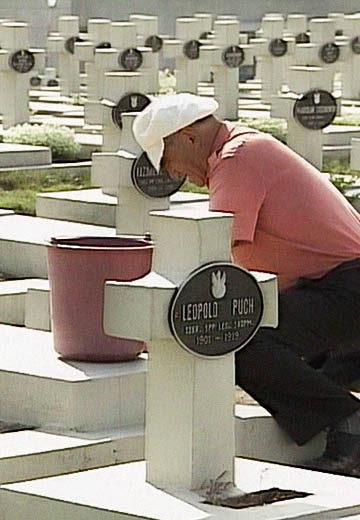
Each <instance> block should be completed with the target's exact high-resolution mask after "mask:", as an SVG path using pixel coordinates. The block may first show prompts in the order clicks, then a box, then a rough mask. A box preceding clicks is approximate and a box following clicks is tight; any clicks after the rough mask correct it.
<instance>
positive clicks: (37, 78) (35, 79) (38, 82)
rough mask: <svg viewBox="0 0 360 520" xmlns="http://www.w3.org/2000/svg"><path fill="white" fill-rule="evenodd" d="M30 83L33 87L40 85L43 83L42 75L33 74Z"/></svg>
mask: <svg viewBox="0 0 360 520" xmlns="http://www.w3.org/2000/svg"><path fill="white" fill-rule="evenodd" d="M30 85H31V86H32V87H39V86H40V85H41V78H40V76H33V77H32V78H30Z"/></svg>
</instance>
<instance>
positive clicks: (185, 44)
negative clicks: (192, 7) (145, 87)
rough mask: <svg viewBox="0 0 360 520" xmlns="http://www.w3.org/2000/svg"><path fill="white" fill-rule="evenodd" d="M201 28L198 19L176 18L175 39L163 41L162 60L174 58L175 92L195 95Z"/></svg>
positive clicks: (198, 69) (197, 79) (198, 73)
mask: <svg viewBox="0 0 360 520" xmlns="http://www.w3.org/2000/svg"><path fill="white" fill-rule="evenodd" d="M201 27H202V25H201V20H200V18H195V17H184V18H177V19H176V36H175V39H165V40H164V45H163V50H162V52H163V56H164V58H175V76H176V90H177V92H192V93H194V94H196V93H197V88H198V81H199V77H200V65H201V63H200V61H199V58H200V48H201V42H200V41H199V39H200V35H201Z"/></svg>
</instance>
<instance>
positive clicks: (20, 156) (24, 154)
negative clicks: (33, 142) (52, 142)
mask: <svg viewBox="0 0 360 520" xmlns="http://www.w3.org/2000/svg"><path fill="white" fill-rule="evenodd" d="M50 164H51V150H50V148H47V147H46V146H30V145H27V144H10V143H0V168H6V167H9V166H11V167H12V168H16V167H17V166H41V165H50Z"/></svg>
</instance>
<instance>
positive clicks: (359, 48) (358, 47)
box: [350, 36, 360, 54]
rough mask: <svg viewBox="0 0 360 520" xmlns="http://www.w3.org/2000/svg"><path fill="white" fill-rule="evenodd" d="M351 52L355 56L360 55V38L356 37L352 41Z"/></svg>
mask: <svg viewBox="0 0 360 520" xmlns="http://www.w3.org/2000/svg"><path fill="white" fill-rule="evenodd" d="M350 45H351V50H352V51H353V53H354V54H360V37H359V36H356V37H355V38H353V39H352V40H351V43H350Z"/></svg>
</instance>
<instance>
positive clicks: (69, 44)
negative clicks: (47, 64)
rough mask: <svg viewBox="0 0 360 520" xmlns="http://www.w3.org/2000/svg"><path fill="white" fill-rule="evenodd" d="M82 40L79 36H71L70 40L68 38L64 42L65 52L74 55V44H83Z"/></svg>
mask: <svg viewBox="0 0 360 520" xmlns="http://www.w3.org/2000/svg"><path fill="white" fill-rule="evenodd" d="M83 41H84V40H83V39H81V38H80V37H79V36H71V38H68V39H67V40H66V42H65V50H67V52H69V53H70V54H74V53H75V43H76V42H83Z"/></svg>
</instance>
